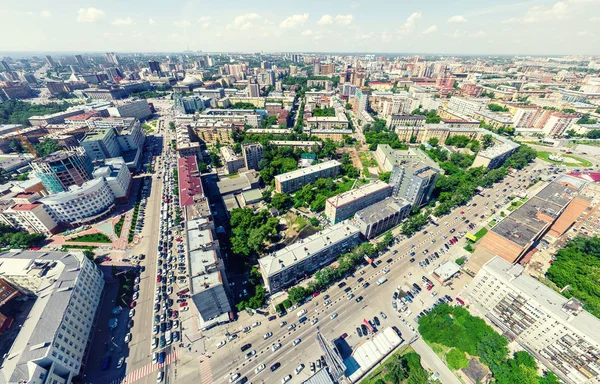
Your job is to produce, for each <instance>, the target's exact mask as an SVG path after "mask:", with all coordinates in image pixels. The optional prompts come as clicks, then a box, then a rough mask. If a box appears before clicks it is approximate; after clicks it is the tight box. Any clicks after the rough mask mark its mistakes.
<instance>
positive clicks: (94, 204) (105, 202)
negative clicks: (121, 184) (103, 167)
mask: <svg viewBox="0 0 600 384" xmlns="http://www.w3.org/2000/svg"><path fill="white" fill-rule="evenodd" d="M39 202H40V203H42V204H44V205H45V206H46V208H47V209H48V211H49V212H50V215H51V216H52V218H53V219H54V220H55V221H56V222H57V223H60V224H65V225H77V224H84V223H88V222H91V221H94V220H97V219H98V218H100V217H102V216H104V215H106V214H107V213H109V212H110V211H111V210H112V209H113V208H114V206H115V195H114V194H113V192H112V190H111V188H110V187H109V185H108V183H107V182H106V181H105V179H104V178H103V177H102V178H98V179H93V180H90V181H87V182H85V183H83V184H82V185H81V186H76V185H72V186H71V187H69V189H68V190H65V191H62V192H58V193H55V194H53V195H49V196H46V197H43V198H41V199H40V200H39Z"/></svg>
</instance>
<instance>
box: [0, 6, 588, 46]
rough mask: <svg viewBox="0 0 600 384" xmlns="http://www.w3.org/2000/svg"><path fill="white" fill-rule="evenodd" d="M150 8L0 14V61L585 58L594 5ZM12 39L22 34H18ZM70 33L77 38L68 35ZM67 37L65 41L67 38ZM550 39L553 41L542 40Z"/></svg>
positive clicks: (6, 10)
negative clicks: (99, 56) (83, 57)
mask: <svg viewBox="0 0 600 384" xmlns="http://www.w3.org/2000/svg"><path fill="white" fill-rule="evenodd" d="M227 9H228V10H235V11H229V12H227V13H226V14H225V13H223V12H220V10H219V9H218V7H217V6H215V5H211V4H202V5H200V4H196V3H192V2H186V3H182V4H181V5H180V6H175V7H173V6H170V5H169V6H166V5H163V4H161V3H158V2H157V3H155V4H152V6H148V3H147V2H144V3H142V2H141V1H138V0H134V1H131V2H128V3H124V4H123V3H118V2H116V1H107V2H103V3H93V2H87V3H80V2H76V1H74V0H69V1H65V2H61V3H60V4H52V3H50V2H47V1H42V2H39V3H38V4H36V5H35V6H32V5H30V4H28V3H23V4H14V5H12V6H11V7H3V8H0V15H1V16H3V20H4V22H3V23H2V25H1V26H0V33H3V34H4V35H11V36H12V37H11V39H10V40H9V41H4V42H3V44H2V47H0V48H2V51H17V52H28V51H29V52H30V51H44V52H56V51H62V52H66V51H68V52H76V51H82V52H102V51H118V52H177V51H183V50H186V49H189V50H192V51H198V50H202V51H205V52H259V51H265V52H332V53H334V52H380V53H394V52H407V53H409V52H410V53H424V54H445V55H449V54H462V55H528V54H529V55H590V54H594V52H591V50H592V49H593V48H592V47H593V46H595V45H597V43H598V40H599V35H598V33H597V32H596V31H595V29H594V28H593V26H594V24H595V23H596V22H597V21H600V1H598V0H565V1H527V2H522V3H519V2H513V3H508V4H502V3H501V2H499V1H495V2H490V3H488V4H484V5H482V4H480V3H476V2H474V1H471V0H465V1H459V2H457V3H456V4H454V5H453V6H452V8H447V7H440V4H439V3H436V2H428V3H424V4H423V3H418V2H406V3H403V4H395V3H394V4H389V3H387V2H383V1H374V2H373V1H372V2H369V3H365V2H364V1H362V2H361V1H354V2H351V3H346V2H344V3H342V2H332V3H330V4H325V5H324V4H320V3H316V2H304V3H302V4H301V5H294V6H289V5H280V4H278V6H277V8H275V7H274V6H273V4H270V3H269V2H267V1H259V2H256V3H255V4H253V6H252V7H249V6H248V5H247V4H245V3H241V2H239V1H233V2H231V3H229V6H228V7H227ZM15 30H21V31H27V32H26V33H19V34H15V33H14V31H15ZM73 31H77V33H73ZM65 36H68V38H65ZM548 36H553V38H548Z"/></svg>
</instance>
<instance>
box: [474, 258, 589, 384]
mask: <svg viewBox="0 0 600 384" xmlns="http://www.w3.org/2000/svg"><path fill="white" fill-rule="evenodd" d="M523 272H524V268H523V266H521V265H519V264H517V265H512V264H510V263H508V262H507V261H505V260H503V259H502V258H500V257H494V258H493V259H492V260H490V261H489V262H488V263H487V264H486V265H484V266H483V268H482V269H481V270H480V271H479V272H478V273H477V276H475V279H474V280H473V282H472V283H471V284H469V291H470V292H469V298H470V301H471V303H472V304H473V305H474V306H475V307H476V308H477V309H478V310H479V311H480V312H482V313H484V314H485V316H486V317H487V318H488V319H489V320H490V321H491V322H492V323H494V324H495V325H496V326H497V327H498V328H500V329H501V330H502V332H503V333H504V335H505V336H506V337H508V338H509V339H510V340H515V341H517V342H518V343H519V344H520V345H521V346H522V347H524V348H525V349H527V350H528V351H529V352H531V353H532V354H533V355H535V356H536V357H537V358H538V359H539V360H540V361H541V362H542V363H543V364H544V365H546V366H547V367H548V368H549V369H551V370H552V371H553V372H554V373H556V374H557V375H558V376H559V377H560V378H561V379H562V380H564V381H565V382H567V383H578V384H579V383H581V384H583V383H598V382H599V379H600V364H599V363H598V358H597V356H600V320H599V319H598V318H596V317H595V316H593V315H591V314H590V313H588V312H586V311H584V310H583V306H582V305H581V303H580V302H579V301H578V300H576V299H567V298H565V297H564V296H562V295H560V294H559V293H557V292H555V291H554V290H552V289H551V288H549V287H547V286H546V285H544V284H542V283H540V282H538V281H537V280H536V279H534V278H532V277H530V276H528V275H527V274H525V273H523Z"/></svg>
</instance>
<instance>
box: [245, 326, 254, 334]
mask: <svg viewBox="0 0 600 384" xmlns="http://www.w3.org/2000/svg"><path fill="white" fill-rule="evenodd" d="M250 331H252V328H250V327H244V329H243V332H244V333H250Z"/></svg>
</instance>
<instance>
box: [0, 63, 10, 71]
mask: <svg viewBox="0 0 600 384" xmlns="http://www.w3.org/2000/svg"><path fill="white" fill-rule="evenodd" d="M0 67H1V68H2V69H4V70H5V71H6V72H10V71H11V69H10V65H8V63H7V62H6V60H2V61H0Z"/></svg>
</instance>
